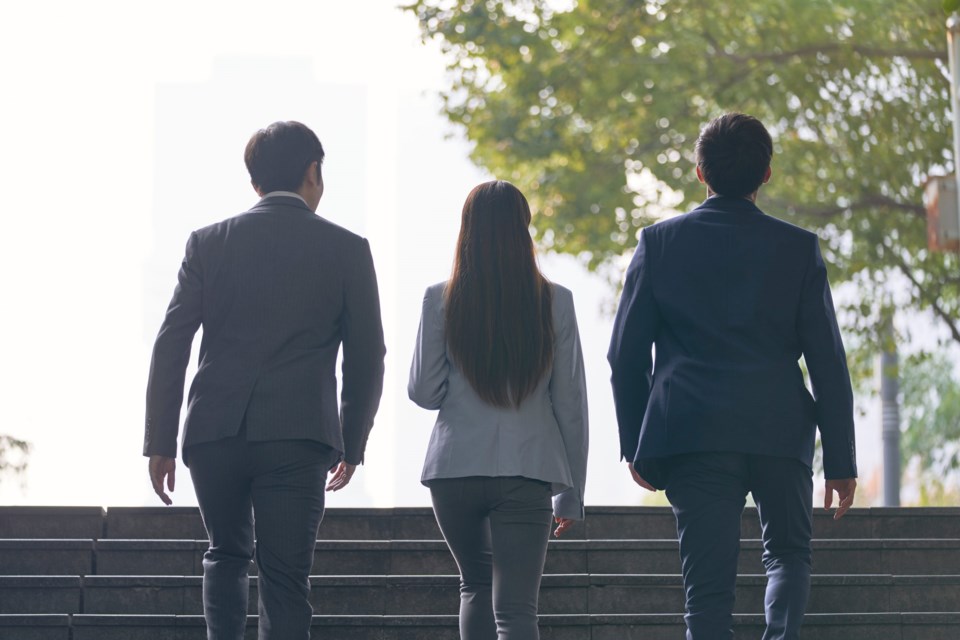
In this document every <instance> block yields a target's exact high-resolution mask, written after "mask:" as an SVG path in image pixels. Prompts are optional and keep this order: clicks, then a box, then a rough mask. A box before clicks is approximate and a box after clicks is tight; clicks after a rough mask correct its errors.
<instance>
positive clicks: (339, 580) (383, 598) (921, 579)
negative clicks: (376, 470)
mask: <svg viewBox="0 0 960 640" xmlns="http://www.w3.org/2000/svg"><path fill="white" fill-rule="evenodd" d="M812 582H813V584H812V591H811V597H810V604H809V606H808V608H807V610H808V612H810V613H852V612H857V613H882V612H894V613H897V612H937V611H960V575H952V576H891V575H859V576H856V575H818V576H814V577H813V580H812ZM311 584H312V590H311V603H312V604H313V607H314V610H315V611H316V612H317V613H318V614H323V615H359V614H362V615H445V614H447V615H448V614H452V613H455V612H456V611H457V608H458V606H459V578H458V577H457V576H455V575H445V576H386V575H381V576H313V577H312V578H311ZM765 586H766V578H765V577H764V576H762V575H743V576H740V577H739V578H738V579H737V608H736V611H737V612H738V613H759V612H762V611H763V594H764V588H765ZM256 589H257V579H256V577H253V579H252V580H251V589H250V600H249V611H250V613H251V614H254V613H256ZM202 602H203V601H202V591H201V578H200V577H199V576H135V577H129V576H88V577H85V578H81V577H79V576H16V577H3V578H0V613H5V614H15V613H18V614H27V613H32V614H41V613H61V614H62V613H70V614H77V613H86V614H149V615H200V614H202V613H203V604H202ZM683 607H684V597H683V585H682V581H681V578H680V576H679V575H625V574H607V575H604V574H575V575H563V574H547V575H545V576H544V577H543V582H542V584H541V589H540V612H541V613H542V614H587V613H592V614H616V613H623V612H628V611H629V612H633V613H682V612H683Z"/></svg>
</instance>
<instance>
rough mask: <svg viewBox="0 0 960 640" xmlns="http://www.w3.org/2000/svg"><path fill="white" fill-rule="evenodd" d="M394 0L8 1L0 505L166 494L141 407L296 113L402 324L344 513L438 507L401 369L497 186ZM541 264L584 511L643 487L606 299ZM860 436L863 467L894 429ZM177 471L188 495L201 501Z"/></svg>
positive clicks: (182, 501) (0, 108)
mask: <svg viewBox="0 0 960 640" xmlns="http://www.w3.org/2000/svg"><path fill="white" fill-rule="evenodd" d="M396 4H397V2H396V0H350V2H342V1H333V0H322V1H313V2H307V1H306V0H300V1H291V0H274V2H272V3H270V7H269V10H266V9H265V7H266V5H264V4H263V3H259V2H257V3H255V2H248V1H230V2H225V1H222V0H216V1H212V0H206V1H204V2H185V1H181V0H173V1H169V2H165V3H160V4H152V3H141V2H129V1H123V2H120V1H116V2H107V1H102V0H101V1H98V0H93V1H89V2H83V3H78V2H73V1H71V0H53V1H51V2H44V3H27V2H19V3H4V4H3V8H2V9H0V82H2V85H0V86H2V87H3V92H4V99H3V100H2V101H0V118H2V123H3V126H4V128H5V131H4V135H3V138H2V141H0V191H2V193H3V194H4V215H3V222H2V225H3V233H2V235H0V243H2V244H0V279H2V280H0V282H2V287H3V291H4V294H5V297H6V301H7V302H6V304H5V305H4V313H3V316H2V330H0V360H2V368H0V378H2V380H0V389H2V396H0V433H7V434H10V435H14V436H16V437H20V438H23V439H26V440H30V441H31V442H32V443H33V453H32V456H31V458H30V469H29V472H28V474H27V476H26V479H25V480H26V483H25V486H24V487H21V486H20V485H19V484H18V483H17V482H15V481H11V480H6V479H5V480H3V481H2V482H0V504H51V505H52V504H58V505H107V506H110V505H155V504H156V505H159V501H158V500H157V498H156V497H155V496H154V495H153V493H152V490H151V489H150V486H149V482H148V480H147V474H146V459H145V458H143V457H141V455H140V452H141V448H142V438H143V412H144V407H143V402H144V392H145V387H146V376H147V367H148V364H149V357H150V350H151V346H152V341H153V338H154V336H155V335H156V332H157V330H158V328H159V326H160V322H161V320H162V317H163V313H164V310H165V308H166V304H167V302H168V300H169V297H170V294H171V293H172V291H173V287H174V284H175V280H176V272H177V268H178V266H179V263H180V259H181V257H182V252H183V247H184V244H185V242H186V239H187V236H188V234H189V232H190V231H191V230H192V229H195V228H197V227H200V226H204V225H206V224H209V223H211V222H215V221H217V220H220V219H223V218H225V217H228V216H230V215H234V214H236V213H239V212H241V211H243V210H245V209H246V208H248V207H249V206H251V205H252V204H253V203H254V202H255V201H256V196H255V194H254V193H253V191H252V189H251V188H250V186H249V177H248V176H247V174H246V171H245V169H244V166H243V161H242V152H243V146H244V144H245V143H246V140H247V139H248V137H249V136H250V134H251V133H252V132H253V131H254V130H256V129H257V128H259V127H261V126H263V125H265V124H268V123H269V122H272V121H274V120H287V119H297V120H301V121H303V122H304V123H306V124H307V125H309V126H311V127H312V128H313V129H314V130H315V131H316V132H317V134H318V135H319V136H320V139H321V140H322V141H323V144H324V147H325V149H326V151H327V160H326V162H325V165H324V179H325V183H326V192H325V194H324V199H323V201H322V202H321V203H320V209H319V211H318V213H320V215H323V216H324V217H327V218H329V219H331V220H333V221H334V222H337V223H338V224H341V225H343V226H346V227H347V228H350V229H353V230H355V231H357V232H358V233H361V234H363V235H366V236H367V237H368V238H369V239H370V241H371V246H372V248H373V252H374V259H375V261H376V264H377V269H378V273H379V278H380V286H381V296H382V303H383V310H384V325H385V330H386V334H387V335H386V337H387V348H388V356H387V379H386V383H385V392H384V398H383V401H382V404H381V409H380V413H379V415H378V418H377V423H376V426H375V427H374V432H373V435H372V436H371V440H370V445H369V449H368V455H367V463H366V465H365V466H364V467H363V468H361V470H360V471H359V472H358V474H357V476H355V479H354V482H353V483H352V484H351V486H350V487H348V489H346V490H344V491H342V492H340V493H338V494H336V495H335V496H332V497H331V499H330V501H329V504H330V505H331V506H392V505H401V506H404V505H425V504H428V503H429V495H428V492H427V490H426V489H425V488H423V487H422V486H421V485H420V484H419V476H420V468H421V463H422V461H423V454H424V451H425V449H426V443H427V438H428V436H429V432H430V429H431V427H432V425H433V419H434V417H435V416H434V414H433V413H432V412H426V411H423V410H421V409H418V408H417V407H415V406H414V405H413V404H412V403H411V402H409V400H407V398H406V376H407V369H408V367H409V362H410V356H411V354H412V349H413V342H414V338H415V336H416V329H417V322H418V320H419V310H420V302H421V299H422V293H423V290H424V288H425V287H426V286H427V285H429V284H432V283H433V282H437V281H440V280H443V279H444V278H445V277H446V276H447V274H448V273H449V269H450V264H451V259H452V255H453V244H454V240H455V237H456V233H457V230H458V225H459V213H460V208H461V206H462V203H463V199H464V198H465V196H466V194H467V193H468V191H469V190H470V189H471V188H472V187H473V186H474V185H475V184H477V183H478V182H480V181H483V180H485V179H489V176H487V175H485V174H484V173H483V172H481V171H480V170H479V169H477V168H476V167H474V166H473V165H472V164H471V163H470V161H469V159H468V157H467V153H468V150H469V146H468V144H467V143H466V142H465V141H464V140H463V139H462V136H461V135H460V134H459V133H458V132H456V131H455V130H453V129H452V128H451V127H450V125H449V124H448V123H447V122H446V120H445V119H444V118H443V117H442V116H441V115H440V114H439V102H438V100H437V99H436V91H437V90H438V89H439V88H441V87H442V86H443V85H444V79H445V75H444V65H443V60H442V58H441V56H440V54H439V52H438V50H437V49H436V48H435V47H433V46H424V45H422V44H421V43H420V40H419V34H418V30H417V26H416V21H415V19H414V18H413V17H412V16H411V15H409V14H404V13H403V12H400V11H398V10H397V9H396V8H395V7H396ZM451 134H452V135H451ZM542 263H543V268H544V271H545V272H546V274H547V276H548V277H550V278H551V279H553V280H555V281H557V282H559V283H561V284H564V285H566V286H568V287H570V288H571V289H572V290H573V291H574V295H575V299H576V304H577V309H578V315H579V321H580V328H581V335H582V340H583V346H584V351H585V363H586V367H587V375H588V391H589V394H590V417H591V428H592V429H591V458H590V467H589V474H588V485H587V502H588V504H639V503H640V502H641V501H642V500H649V495H648V494H644V493H643V492H642V491H641V490H639V488H637V487H636V486H634V485H632V484H631V483H629V481H628V477H627V472H626V469H625V468H623V466H622V464H620V463H618V453H617V449H618V446H617V437H616V424H615V422H614V419H613V406H612V399H611V396H610V391H609V384H608V377H609V370H608V368H607V365H606V361H605V357H604V356H605V353H606V345H607V341H608V339H609V335H610V323H611V320H610V318H608V317H606V316H605V315H604V314H603V313H602V311H601V306H602V305H603V304H604V303H607V302H609V300H610V296H611V295H612V294H611V292H610V291H609V290H608V289H607V288H606V286H605V284H604V283H603V282H602V281H600V280H599V279H597V278H595V277H592V276H589V275H588V274H586V273H585V272H584V271H583V270H582V269H581V268H580V267H579V266H578V265H577V264H576V262H575V261H574V260H572V259H569V258H558V257H555V256H546V257H544V258H543V260H542ZM194 358H195V354H194ZM194 366H195V364H194ZM188 375H192V370H191V372H190V373H189V374H188ZM188 379H189V378H188ZM861 422H863V421H861ZM858 430H860V431H861V433H860V436H859V440H860V442H861V446H860V458H861V472H862V474H863V473H866V472H869V470H870V469H871V468H872V467H873V466H874V465H875V464H876V459H877V457H878V452H877V451H876V450H875V447H873V446H871V445H870V444H869V443H870V442H872V441H875V440H878V439H879V422H878V421H877V422H876V424H872V423H871V424H861V425H859V426H858ZM178 472H179V477H178V485H177V490H176V491H175V493H174V494H173V498H174V504H176V505H193V504H196V498H195V497H194V495H193V490H192V487H191V484H190V481H189V475H188V473H187V470H186V469H185V468H183V467H182V466H181V467H180V468H179V469H178Z"/></svg>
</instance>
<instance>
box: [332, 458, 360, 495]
mask: <svg viewBox="0 0 960 640" xmlns="http://www.w3.org/2000/svg"><path fill="white" fill-rule="evenodd" d="M356 470H357V465H355V464H350V463H348V462H341V463H340V464H338V465H337V466H336V467H334V468H333V470H332V471H330V473H332V474H333V477H331V478H330V481H329V482H327V491H339V490H340V489H343V488H344V487H345V486H347V485H348V484H349V483H350V478H352V477H353V472H354V471H356Z"/></svg>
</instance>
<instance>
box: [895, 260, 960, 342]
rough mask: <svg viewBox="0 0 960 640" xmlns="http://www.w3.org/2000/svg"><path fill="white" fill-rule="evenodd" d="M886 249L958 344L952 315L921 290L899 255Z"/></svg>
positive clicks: (958, 339) (908, 267) (959, 332)
mask: <svg viewBox="0 0 960 640" xmlns="http://www.w3.org/2000/svg"><path fill="white" fill-rule="evenodd" d="M887 249H888V250H889V251H890V253H891V255H893V260H894V262H895V263H896V265H897V266H898V267H899V268H900V271H901V272H902V273H903V275H905V276H906V277H907V280H909V281H910V283H911V284H913V286H915V287H916V288H917V291H919V292H920V297H921V298H922V299H924V300H926V301H927V302H928V303H929V304H930V308H931V309H933V312H934V313H935V314H936V315H937V316H938V317H939V318H940V319H941V320H943V321H944V322H945V323H946V325H947V327H948V328H949V329H950V335H951V336H953V339H954V340H955V341H956V342H957V343H960V328H958V327H957V325H956V324H955V323H954V319H953V315H951V314H950V312H949V311H947V310H946V309H944V308H943V305H941V304H940V299H939V298H938V297H937V296H932V297H931V296H929V295H927V292H926V290H925V289H924V288H923V285H922V284H920V281H919V280H917V279H916V278H915V277H914V275H913V271H912V270H911V269H910V265H908V264H907V263H906V262H905V261H904V260H903V258H902V257H900V255H899V254H898V253H897V252H896V251H895V250H893V249H892V248H891V247H889V246H888V247H887Z"/></svg>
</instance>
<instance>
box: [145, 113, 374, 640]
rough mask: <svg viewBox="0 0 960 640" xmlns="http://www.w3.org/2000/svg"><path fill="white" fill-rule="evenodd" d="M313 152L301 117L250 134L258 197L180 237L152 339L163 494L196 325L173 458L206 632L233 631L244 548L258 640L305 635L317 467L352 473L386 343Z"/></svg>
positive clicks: (366, 261) (235, 635) (366, 265)
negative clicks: (189, 521)
mask: <svg viewBox="0 0 960 640" xmlns="http://www.w3.org/2000/svg"><path fill="white" fill-rule="evenodd" d="M323 157H324V152H323V147H322V146H321V144H320V141H319V140H318V139H317V136H316V135H315V134H314V133H313V131H311V130H310V129H308V128H307V127H306V126H304V125H302V124H300V123H298V122H275V123H273V124H271V125H270V126H269V127H267V128H265V129H261V130H260V131H257V132H256V133H255V134H254V135H253V137H252V138H251V139H250V142H249V143H248V144H247V148H246V153H245V161H246V165H247V169H248V170H249V172H250V178H251V182H252V184H253V187H254V189H255V190H256V192H257V194H258V195H259V196H261V200H260V201H259V202H258V203H257V204H256V205H255V206H254V207H253V208H252V209H250V210H249V211H247V212H246V213H242V214H240V215H238V216H235V217H232V218H229V219H227V220H224V221H223V222H220V223H218V224H214V225H211V226H208V227H205V228H203V229H200V230H198V231H194V232H193V233H192V234H191V235H190V239H189V240H188V242H187V249H186V256H185V257H184V259H183V264H182V265H181V268H180V274H179V284H178V285H177V287H176V290H175V291H174V294H173V299H172V300H171V302H170V306H169V308H168V309H167V314H166V317H165V318H164V321H163V325H162V326H161V328H160V333H159V335H158V336H157V340H156V344H155V346H154V350H153V359H152V362H151V364H150V379H149V383H148V386H147V414H146V433H145V437H144V447H143V453H144V455H145V456H149V458H150V463H149V469H150V479H151V481H152V483H153V488H154V491H156V493H157V495H158V496H160V499H161V500H163V502H164V503H165V504H171V500H170V497H169V496H168V495H167V493H166V491H165V487H164V484H165V483H166V489H167V490H169V491H173V488H174V478H175V475H174V474H175V462H174V458H175V457H176V449H177V431H178V426H179V420H180V406H181V404H182V400H183V386H184V376H185V370H186V366H187V361H188V360H189V357H190V346H191V343H192V341H193V336H194V334H195V333H196V331H197V329H198V327H200V326H201V325H202V326H203V340H202V342H201V344H200V361H199V365H200V366H199V369H198V371H197V374H196V377H195V378H194V380H193V384H192V385H191V387H190V395H189V403H188V409H187V416H186V420H185V422H184V434H183V460H184V464H186V465H187V466H188V467H189V468H190V474H191V477H192V479H193V483H194V487H195V489H196V493H197V501H198V502H199V505H200V512H201V514H202V515H203V521H204V525H205V527H206V529H207V534H208V535H209V539H210V548H209V550H208V551H207V552H206V553H205V554H204V559H203V603H204V616H205V618H206V621H207V637H208V639H209V640H238V639H240V638H243V635H244V628H245V626H246V612H247V594H248V591H249V586H248V585H249V582H248V571H249V568H250V560H251V559H253V558H254V557H255V558H256V562H257V567H258V570H259V578H258V585H259V613H260V616H259V631H260V638H261V640H266V639H273V640H279V639H282V640H296V639H306V638H309V637H310V620H311V616H312V613H313V611H312V608H311V606H310V604H309V602H308V595H309V592H310V584H309V580H308V575H309V573H310V569H311V566H312V564H313V551H314V547H315V545H316V539H317V529H318V527H319V525H320V521H321V519H322V518H323V509H324V483H325V481H326V478H327V474H328V472H331V473H332V477H331V478H330V479H329V482H328V483H327V485H326V490H327V491H336V490H338V489H341V488H343V487H344V486H346V484H347V483H348V482H349V481H350V478H351V477H352V475H353V473H354V471H355V469H356V465H358V464H360V463H361V462H363V452H364V449H365V447H366V442H367V437H368V435H369V433H370V428H371V427H372V426H373V419H374V415H375V414H376V411H377V406H378V405H379V402H380V393H381V391H382V387H383V358H384V353H385V348H384V344H383V328H382V326H381V321H380V303H379V297H378V293H377V279H376V274H375V273H374V268H373V259H372V257H371V254H370V247H369V244H368V243H367V241H366V240H365V239H364V238H361V237H360V236H357V235H355V234H353V233H350V232H349V231H346V230H345V229H342V228H340V227H338V226H336V225H334V224H332V223H330V222H328V221H327V220H324V219H323V218H321V217H318V216H317V215H316V214H315V211H316V209H317V205H318V204H319V202H320V197H321V196H322V195H323V179H322V176H321V171H320V169H321V165H322V163H323ZM341 344H342V345H343V365H342V391H341V394H340V410H339V415H338V411H337V379H336V361H337V354H338V351H339V350H340V346H341ZM254 516H255V517H254ZM254 540H256V543H254Z"/></svg>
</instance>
